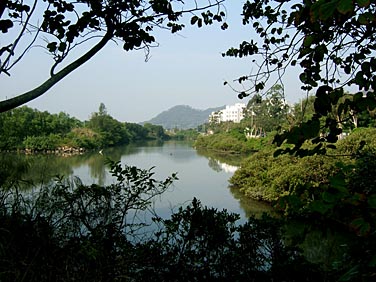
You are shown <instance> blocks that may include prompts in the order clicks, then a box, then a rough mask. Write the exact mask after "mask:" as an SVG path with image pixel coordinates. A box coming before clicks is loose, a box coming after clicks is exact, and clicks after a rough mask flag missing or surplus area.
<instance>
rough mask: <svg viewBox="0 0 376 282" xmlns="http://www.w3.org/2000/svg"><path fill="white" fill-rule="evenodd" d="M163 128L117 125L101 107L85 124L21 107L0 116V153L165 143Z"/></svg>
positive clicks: (129, 124)
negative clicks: (137, 143)
mask: <svg viewBox="0 0 376 282" xmlns="http://www.w3.org/2000/svg"><path fill="white" fill-rule="evenodd" d="M167 138H168V136H167V135H166V134H165V132H164V129H163V127H162V126H158V125H152V124H145V125H143V126H142V125H139V124H136V123H127V122H120V121H118V120H116V119H114V118H113V117H112V116H111V115H109V114H108V113H107V111H106V107H105V106H104V104H101V105H100V107H99V111H98V112H95V113H93V114H92V116H91V117H90V119H89V120H88V121H80V120H78V119H77V118H74V117H70V116H69V115H68V114H66V113H63V112H60V113H59V114H51V113H49V112H47V111H44V112H41V111H38V110H36V109H31V108H29V107H26V106H24V107H20V108H16V109H14V110H11V111H8V112H5V113H1V114H0V150H1V151H5V150H31V151H52V150H57V149H62V148H66V149H68V148H69V149H72V148H74V149H80V148H81V149H84V150H90V149H94V148H104V147H110V146H116V145H123V144H128V143H130V142H136V141H141V140H156V139H158V140H164V139H167Z"/></svg>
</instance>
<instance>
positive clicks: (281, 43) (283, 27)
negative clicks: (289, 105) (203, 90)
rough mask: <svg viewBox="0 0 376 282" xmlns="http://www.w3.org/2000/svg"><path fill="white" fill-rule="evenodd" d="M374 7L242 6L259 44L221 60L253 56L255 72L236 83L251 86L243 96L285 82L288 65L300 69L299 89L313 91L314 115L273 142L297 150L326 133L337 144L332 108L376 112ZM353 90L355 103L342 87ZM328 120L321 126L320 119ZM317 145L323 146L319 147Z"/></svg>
mask: <svg viewBox="0 0 376 282" xmlns="http://www.w3.org/2000/svg"><path fill="white" fill-rule="evenodd" d="M375 14H376V3H375V2H374V1H370V0H355V1H353V0H318V1H294V0H278V1H270V0H255V1H246V2H245V4H244V6H243V24H244V25H252V27H253V29H254V31H255V32H256V34H257V35H258V37H259V38H258V39H259V40H256V39H255V40H254V39H252V40H250V41H244V42H242V43H241V44H240V45H239V47H237V48H231V49H229V50H228V51H227V52H226V53H225V54H223V55H224V56H232V57H246V56H252V58H253V59H254V61H253V62H254V63H255V64H256V65H257V66H258V68H257V70H256V71H255V72H253V73H251V74H250V75H247V76H243V77H240V78H239V79H238V81H239V83H244V82H249V83H250V87H249V88H248V90H246V91H241V92H239V97H240V98H243V97H246V96H248V95H252V94H255V93H258V92H260V91H262V90H263V89H264V88H265V87H266V85H267V82H268V81H269V80H270V79H272V78H275V79H276V80H277V81H281V80H283V75H284V74H285V72H286V71H287V69H288V68H289V67H290V66H293V67H299V68H300V70H301V72H300V75H299V79H300V81H301V83H302V85H301V88H302V89H303V90H305V91H312V90H313V91H315V93H316V100H315V103H314V106H315V113H316V114H315V115H314V116H313V118H312V119H311V120H310V121H308V122H305V123H302V124H301V126H300V127H297V128H294V129H292V131H291V132H290V133H289V134H290V135H291V134H292V135H294V137H293V138H292V139H293V140H294V141H293V142H290V139H291V137H288V135H289V134H285V135H280V136H279V138H278V139H277V140H276V142H277V144H279V145H280V144H282V143H283V142H284V141H287V142H288V143H292V144H295V145H296V146H295V149H294V152H298V151H299V149H300V147H301V145H302V144H303V143H304V141H305V140H307V139H312V138H314V137H317V136H319V133H320V132H321V131H325V134H326V135H327V138H325V139H323V138H321V139H320V138H318V139H316V140H315V142H316V143H321V142H322V141H328V142H335V141H336V140H337V135H338V134H339V133H341V127H340V126H339V124H340V123H341V121H338V120H336V119H334V118H332V117H330V116H329V113H330V112H332V110H333V108H336V110H337V112H338V116H341V115H342V114H343V113H357V112H360V111H364V110H370V111H372V110H374V109H375V108H376V101H375V94H374V89H375V88H376V79H375V71H376V59H375V50H376V43H375V42H376V41H375V31H376V25H375V22H376V16H375ZM348 86H351V87H357V88H358V91H359V92H358V93H356V94H355V95H354V98H353V99H351V100H350V99H345V101H341V102H339V99H340V98H341V97H343V96H344V93H345V91H344V88H345V87H348ZM320 117H326V123H325V125H324V126H323V127H321V126H320V122H319V118H320ZM318 146H321V145H320V144H318Z"/></svg>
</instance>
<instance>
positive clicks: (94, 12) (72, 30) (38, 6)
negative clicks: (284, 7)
mask: <svg viewBox="0 0 376 282" xmlns="http://www.w3.org/2000/svg"><path fill="white" fill-rule="evenodd" d="M223 1H224V0H214V1H210V0H203V1H200V3H198V2H199V1H189V2H190V3H188V4H184V2H183V1H180V0H136V1H122V0H114V1H108V0H85V1H71V0H48V1H46V0H44V1H37V0H33V1H31V3H30V4H29V3H24V1H20V0H3V1H1V3H0V31H1V33H2V34H3V37H4V36H5V35H7V37H4V38H5V40H2V42H1V44H3V45H2V46H0V75H10V73H11V70H12V68H13V67H14V66H15V65H17V64H18V63H20V62H21V61H22V59H23V58H24V57H25V56H26V55H27V54H28V53H29V51H30V50H31V49H32V48H33V47H35V46H43V48H44V49H46V51H47V52H48V53H49V54H50V55H51V56H52V58H53V63H52V64H51V68H50V77H49V78H48V79H46V80H45V81H44V82H43V83H42V84H41V85H39V86H38V87H36V88H34V89H31V90H30V91H28V92H26V93H23V94H19V95H16V96H15V97H14V98H11V99H7V100H4V101H1V102H0V112H4V111H7V110H9V109H12V108H15V107H17V106H20V105H22V104H25V103H27V102H29V101H31V100H33V99H35V98H37V97H39V96H41V95H43V94H44V93H46V92H47V91H48V90H49V89H50V88H51V87H53V86H54V85H55V84H56V83H58V82H59V81H60V80H62V79H63V78H65V77H66V76H67V75H69V74H71V73H72V72H73V71H74V70H76V69H77V68H79V67H80V66H81V65H83V64H85V63H86V62H87V61H89V60H90V59H91V58H92V57H93V56H94V55H95V54H97V53H98V52H99V51H101V50H102V49H103V48H104V47H105V46H106V45H107V44H109V43H110V42H111V41H118V42H121V43H122V45H123V49H124V50H125V51H130V50H134V49H144V50H145V51H146V54H148V52H149V50H150V48H151V47H153V46H156V45H157V44H156V39H155V37H154V31H155V30H157V29H168V30H170V31H171V32H172V33H174V32H178V31H180V30H182V29H183V28H184V24H183V23H180V20H181V19H182V16H183V15H184V14H190V15H193V16H192V20H191V24H197V26H198V27H201V26H202V25H203V23H204V24H212V23H213V21H217V22H222V21H223V18H224V16H225V14H224V12H223V11H222V6H221V5H222V2H223ZM211 9H212V10H213V11H211ZM196 14H197V15H196ZM226 27H227V25H226V24H225V23H223V25H222V28H223V29H225V28H226ZM9 38H10V39H9ZM8 40H9V41H8ZM83 43H85V44H83ZM88 43H90V44H88ZM83 45H84V46H89V47H88V48H87V49H85V48H84V47H83ZM73 50H75V53H76V52H81V53H80V54H79V55H78V56H76V57H75V55H73V54H72V53H73V52H72V51H73ZM68 62H70V63H68ZM33 71H35V70H33ZM10 94H12V93H10Z"/></svg>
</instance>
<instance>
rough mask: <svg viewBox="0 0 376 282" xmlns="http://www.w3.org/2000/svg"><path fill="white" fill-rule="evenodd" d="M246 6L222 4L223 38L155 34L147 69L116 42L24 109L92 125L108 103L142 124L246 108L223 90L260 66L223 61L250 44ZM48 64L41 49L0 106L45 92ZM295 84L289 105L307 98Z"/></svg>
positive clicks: (213, 29)
mask: <svg viewBox="0 0 376 282" xmlns="http://www.w3.org/2000/svg"><path fill="white" fill-rule="evenodd" d="M242 2H244V1H231V0H228V1H227V3H226V4H225V6H226V10H227V22H228V24H229V28H228V29H227V30H226V31H223V30H221V29H220V26H219V25H213V26H208V27H207V26H204V27H202V28H201V29H199V28H197V27H191V26H189V24H187V28H186V29H184V30H183V31H181V32H180V33H179V34H171V33H169V32H168V31H166V30H160V31H158V32H156V33H155V37H156V40H157V42H158V43H159V47H156V48H152V50H151V54H150V55H151V57H150V59H149V60H148V61H147V62H145V55H144V52H143V51H142V50H141V51H130V52H125V51H124V50H123V49H122V46H121V44H120V45H117V44H116V43H114V42H112V43H110V44H109V45H108V46H106V47H105V49H103V50H101V51H100V53H98V54H97V55H96V56H95V57H94V58H92V59H91V60H90V61H89V62H87V63H86V64H84V65H82V66H81V67H80V68H79V69H77V70H75V71H74V72H73V73H71V74H70V75H69V76H67V77H66V78H65V79H63V80H62V81H61V82H59V83H58V84H57V85H55V86H54V87H53V88H52V89H50V90H49V91H48V92H47V93H46V94H44V95H42V96H41V97H39V98H37V99H36V100H34V101H32V102H29V103H28V104H26V105H27V106H29V107H31V108H36V109H38V110H41V111H48V112H50V113H58V112H61V111H62V112H65V113H67V114H69V115H70V116H73V117H76V118H78V119H80V120H88V119H89V118H90V116H91V114H92V113H93V112H97V111H98V108H99V104H100V103H104V104H105V106H106V108H107V112H108V113H109V114H110V115H111V116H113V117H114V118H116V119H117V120H119V121H126V122H143V121H147V120H150V119H151V118H153V117H155V116H156V115H157V114H159V113H161V112H163V111H165V110H168V109H169V108H171V107H173V106H176V105H189V106H191V107H193V108H195V109H207V108H212V107H218V106H224V105H231V104H234V103H238V102H245V103H246V102H247V98H246V99H243V100H239V99H238V97H237V93H235V92H234V91H233V90H232V89H231V88H230V87H229V86H224V85H223V82H224V81H232V80H233V79H236V78H238V77H240V76H242V75H246V74H249V73H250V72H251V71H252V70H254V69H255V66H254V65H252V62H251V59H249V58H242V59H239V58H226V57H225V58H224V57H222V55H221V54H222V53H223V52H225V51H226V50H227V49H228V48H230V47H236V46H238V45H239V43H241V42H242V41H244V40H250V39H251V38H252V31H251V27H250V26H242V23H241V16H240V14H241V11H242V9H241V7H242ZM1 43H2V44H3V42H1ZM51 62H52V60H51V58H50V57H49V55H48V54H46V52H45V51H44V50H43V49H41V48H33V49H31V51H29V53H28V54H27V56H25V58H24V59H23V61H21V62H20V63H19V64H18V65H16V67H15V68H14V69H13V70H12V72H11V76H10V77H8V76H4V75H0V85H1V91H0V99H5V98H10V97H13V96H15V95H17V94H20V93H22V92H24V91H27V90H30V89H32V88H34V87H36V86H38V85H40V84H41V83H42V82H43V81H44V80H45V79H47V78H48V75H49V68H48V66H49V65H50V64H51ZM297 77H298V74H297V73H294V72H288V73H287V75H286V76H285V80H284V83H285V95H286V99H287V101H288V102H291V103H292V102H297V101H298V100H299V99H301V98H303V97H304V93H303V92H302V91H301V90H300V85H299V83H298V80H297ZM234 85H235V86H237V85H236V84H234Z"/></svg>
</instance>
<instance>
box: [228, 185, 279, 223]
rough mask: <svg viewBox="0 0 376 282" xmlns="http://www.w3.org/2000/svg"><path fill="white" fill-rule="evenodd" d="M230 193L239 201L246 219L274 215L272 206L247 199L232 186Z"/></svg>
mask: <svg viewBox="0 0 376 282" xmlns="http://www.w3.org/2000/svg"><path fill="white" fill-rule="evenodd" d="M230 192H231V194H232V195H233V197H234V198H235V199H237V200H238V201H239V204H240V207H241V208H242V209H243V210H244V212H245V215H246V217H250V216H255V217H256V218H260V217H261V215H262V214H263V213H268V214H273V208H272V206H271V205H269V204H267V203H264V202H260V201H256V200H252V199H250V198H248V197H246V196H245V195H244V194H243V193H242V192H240V191H239V189H238V188H236V187H233V186H230Z"/></svg>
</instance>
